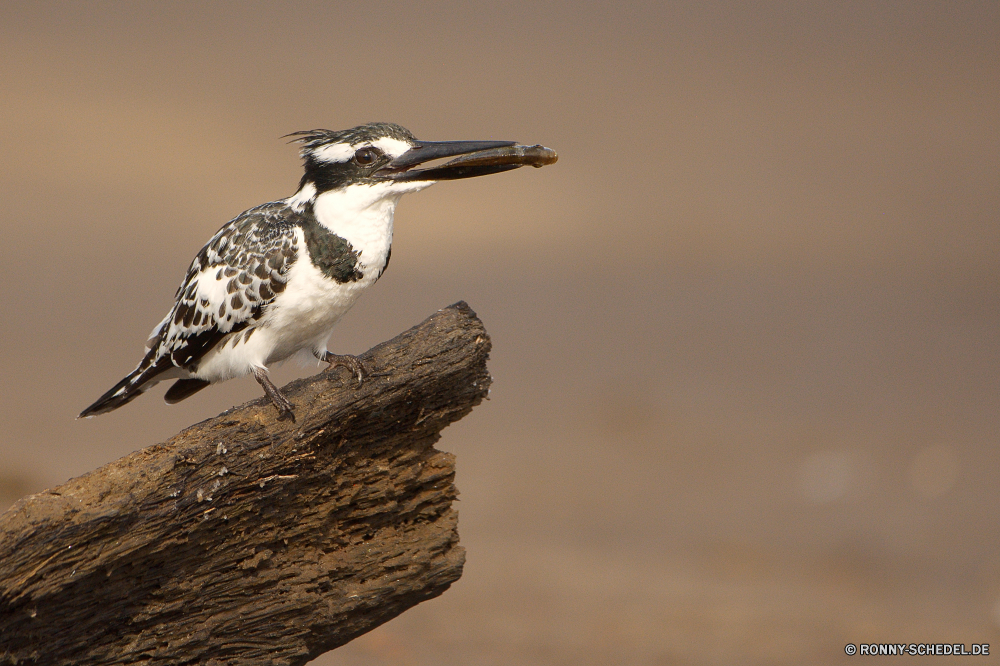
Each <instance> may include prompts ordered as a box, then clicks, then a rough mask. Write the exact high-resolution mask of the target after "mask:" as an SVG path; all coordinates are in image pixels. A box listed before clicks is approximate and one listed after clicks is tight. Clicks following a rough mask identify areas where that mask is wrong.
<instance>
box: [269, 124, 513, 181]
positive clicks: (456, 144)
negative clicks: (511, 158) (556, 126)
mask: <svg viewBox="0 0 1000 666" xmlns="http://www.w3.org/2000/svg"><path fill="white" fill-rule="evenodd" d="M288 136H291V137H294V138H293V141H297V142H299V143H301V144H302V153H301V154H302V159H303V162H304V166H305V174H303V176H302V182H301V183H300V185H299V187H300V189H301V188H302V187H304V186H305V185H307V184H309V183H311V184H312V185H313V186H314V187H315V188H316V192H317V193H318V194H322V193H323V192H328V191H330V190H336V189H340V188H345V187H350V186H352V185H389V187H388V188H387V189H389V190H393V191H398V192H399V193H405V192H411V191H414V190H418V189H423V188H424V187H426V186H427V185H430V184H432V183H433V182H435V181H437V180H454V179H456V178H469V177H471V176H482V175H486V174H490V173H498V172H500V171H507V170H509V169H514V168H517V166H520V165H508V164H497V165H492V166H478V167H475V168H469V167H465V168H454V167H448V166H441V167H436V168H426V169H415V168H414V167H417V166H419V165H421V164H426V163H427V162H430V161H433V160H437V159H441V158H446V157H456V156H461V155H468V154H470V153H476V152H479V151H483V150H489V149H495V148H503V147H507V146H513V145H515V142H513V141H419V140H417V139H416V138H415V137H414V136H413V134H412V133H411V132H410V131H409V130H408V129H406V128H405V127H400V126H399V125H396V124H393V123H368V124H366V125H359V126H358V127H352V128H351V129H347V130H340V131H332V130H324V129H317V130H305V131H302V132H294V133H292V134H289V135H288Z"/></svg>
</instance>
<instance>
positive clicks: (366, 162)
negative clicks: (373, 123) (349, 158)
mask: <svg viewBox="0 0 1000 666" xmlns="http://www.w3.org/2000/svg"><path fill="white" fill-rule="evenodd" d="M380 157H382V152H381V151H380V150H379V149H378V148H370V147H369V148H361V149H359V150H358V152H356V153H354V161H355V162H357V163H358V164H359V165H360V166H371V165H372V164H374V163H375V160H377V159H378V158H380Z"/></svg>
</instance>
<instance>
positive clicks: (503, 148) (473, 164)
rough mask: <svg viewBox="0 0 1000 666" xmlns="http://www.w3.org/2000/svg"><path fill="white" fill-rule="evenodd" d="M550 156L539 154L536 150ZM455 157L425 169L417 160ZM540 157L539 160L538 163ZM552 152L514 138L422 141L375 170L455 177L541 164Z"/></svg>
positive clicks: (397, 175) (396, 177) (411, 176)
mask: <svg viewBox="0 0 1000 666" xmlns="http://www.w3.org/2000/svg"><path fill="white" fill-rule="evenodd" d="M539 149H540V150H542V151H548V153H551V156H548V155H547V156H546V157H544V158H539V152H538V150H539ZM456 156H457V157H458V159H454V160H452V161H450V162H447V163H445V164H443V165H440V166H437V167H431V168H428V169H412V167H414V166H417V165H418V164H424V163H426V162H430V161H431V160H438V159H442V158H445V157H456ZM539 159H542V163H538V162H539ZM555 159H556V158H555V152H554V151H551V150H549V149H547V148H542V147H541V146H533V147H527V146H518V145H517V144H516V142H514V141H421V142H420V143H418V144H417V145H415V146H414V147H413V148H410V149H409V150H408V151H406V152H405V153H403V154H402V155H400V156H399V157H397V158H396V159H394V160H393V161H391V162H389V163H388V164H387V165H385V166H384V167H382V168H381V169H379V170H378V172H377V173H376V175H375V177H376V178H380V179H384V180H393V181H412V180H455V179H456V178H471V177H473V176H485V175H488V174H491V173H500V172H501V171H509V170H511V169H516V168H518V167H521V166H524V165H526V164H532V165H533V166H542V165H543V164H551V163H552V162H554V161H555Z"/></svg>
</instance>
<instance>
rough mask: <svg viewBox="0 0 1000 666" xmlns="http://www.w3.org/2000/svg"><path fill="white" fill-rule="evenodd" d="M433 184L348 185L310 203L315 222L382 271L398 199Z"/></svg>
mask: <svg viewBox="0 0 1000 666" xmlns="http://www.w3.org/2000/svg"><path fill="white" fill-rule="evenodd" d="M433 184H434V183H433V181H416V182H412V183H377V184H371V185H349V186H348V187H344V188H340V189H336V190H330V191H328V192H323V193H322V194H320V195H319V196H317V197H316V200H315V202H314V203H313V213H314V214H315V215H316V220H317V221H318V222H319V223H320V224H322V225H323V226H324V227H326V228H327V229H329V230H330V231H331V232H333V233H335V234H337V235H338V236H340V237H341V238H343V239H345V240H346V241H347V242H349V243H350V244H351V245H352V246H353V247H354V250H355V251H356V252H360V253H361V256H360V259H361V263H363V264H364V265H365V266H368V267H369V268H375V269H381V267H382V266H384V265H385V260H386V257H387V256H388V254H389V247H390V246H391V245H392V219H393V215H394V214H395V212H396V204H397V203H399V199H400V197H402V196H403V195H404V194H407V193H408V192H417V191H419V190H422V189H424V188H425V187H428V186H429V185H433Z"/></svg>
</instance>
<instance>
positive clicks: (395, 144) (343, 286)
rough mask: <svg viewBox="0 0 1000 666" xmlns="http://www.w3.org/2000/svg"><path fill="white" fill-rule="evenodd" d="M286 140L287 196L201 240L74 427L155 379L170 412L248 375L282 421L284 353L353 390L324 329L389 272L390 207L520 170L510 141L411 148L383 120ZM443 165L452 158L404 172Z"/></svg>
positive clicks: (287, 411)
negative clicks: (134, 352)
mask: <svg viewBox="0 0 1000 666" xmlns="http://www.w3.org/2000/svg"><path fill="white" fill-rule="evenodd" d="M287 137H292V138H291V141H292V142H297V143H299V144H300V146H301V150H300V156H301V158H302V161H303V169H304V173H303V175H302V177H301V180H300V181H299V185H298V189H297V190H296V191H295V193H294V194H293V195H292V196H290V197H288V198H287V199H282V200H279V201H272V202H270V203H265V204H261V205H259V206H256V207H254V208H251V209H249V210H247V211H245V212H243V213H241V214H240V215H238V216H236V217H235V218H234V219H233V220H231V221H230V222H229V223H228V224H226V225H224V226H223V227H222V228H221V229H219V231H218V232H217V233H216V234H215V235H214V236H212V238H211V239H210V240H209V241H208V242H207V243H206V244H205V246H204V247H203V248H202V249H201V250H200V251H199V252H198V253H197V255H196V256H195V258H194V260H193V261H192V262H191V265H190V267H189V268H188V270H187V273H186V275H185V276H184V279H183V281H182V282H181V285H180V287H179V288H178V289H177V293H176V294H175V302H174V304H173V307H171V309H170V311H169V312H168V313H167V315H166V316H165V317H164V318H163V320H162V321H160V323H159V324H157V325H156V327H155V328H154V329H153V330H152V332H151V333H150V335H149V338H148V339H147V341H146V345H145V354H144V356H143V357H142V360H141V361H139V364H138V365H137V366H136V367H135V369H134V370H132V372H130V373H129V374H128V375H126V376H125V377H124V378H123V379H122V380H121V381H119V382H118V383H117V384H115V385H114V386H112V387H111V389H109V390H108V391H107V392H106V393H105V394H104V395H102V396H101V397H100V398H98V399H97V400H96V401H95V402H94V403H93V404H92V405H90V406H89V407H87V408H86V409H84V410H83V411H82V412H81V413H80V416H79V417H78V418H87V417H93V416H96V415H98V414H105V413H107V412H110V411H112V410H115V409H118V408H119V407H122V406H124V405H126V404H128V403H129V402H131V401H132V400H134V399H135V398H137V397H138V396H139V395H141V394H142V393H144V392H146V391H148V390H149V389H151V388H152V387H153V386H155V385H156V384H158V383H160V382H162V381H166V380H175V381H174V383H173V385H171V386H170V387H169V388H168V389H167V391H166V394H165V395H164V400H165V401H166V402H167V403H168V404H174V403H177V402H180V401H181V400H184V399H186V398H189V397H191V396H192V395H194V394H195V393H197V392H198V391H201V390H202V389H204V388H205V387H207V386H209V385H210V384H214V383H217V382H222V381H226V380H229V379H234V378H237V377H243V376H246V375H248V374H249V375H252V376H253V378H254V379H255V380H256V381H257V383H259V384H260V386H261V388H262V389H263V391H264V393H265V395H266V396H267V397H268V398H269V399H270V400H271V402H272V403H273V404H274V406H275V408H276V409H277V410H278V418H279V419H285V418H290V419H292V421H294V420H295V413H294V405H293V404H292V403H291V402H290V401H289V400H288V399H287V398H286V397H285V396H284V395H283V394H282V393H281V391H280V390H279V389H278V387H277V386H275V385H274V383H273V382H272V381H271V379H270V378H269V376H268V368H270V367H272V366H274V365H275V364H278V363H281V362H283V361H285V360H287V359H289V358H291V357H293V356H296V355H300V356H304V357H306V358H309V357H314V358H315V359H318V360H319V361H320V362H326V363H328V364H330V367H335V366H343V367H346V368H348V369H349V370H350V372H351V373H352V378H353V377H356V378H357V380H358V385H359V386H360V385H361V384H362V382H363V381H364V379H365V377H366V376H367V374H368V370H367V368H365V366H364V364H363V363H362V362H361V360H360V359H359V358H358V357H356V356H352V355H349V354H334V353H332V352H331V351H329V350H328V349H327V343H328V339H329V337H330V334H331V332H332V329H333V327H334V325H335V324H336V323H337V322H338V321H339V320H340V319H341V317H343V316H344V314H345V313H346V312H347V311H348V310H349V309H350V308H351V306H352V305H354V303H355V301H356V300H357V299H358V297H359V296H360V295H361V293H362V292H363V291H365V290H366V289H368V288H369V287H370V286H372V285H373V284H374V283H375V282H376V281H377V280H378V279H379V278H380V277H381V276H382V274H383V272H384V271H385V269H386V267H387V266H388V265H389V259H390V256H391V251H392V231H393V216H394V213H395V209H396V205H397V203H398V202H399V200H400V198H401V197H402V196H403V195H405V194H409V193H412V192H418V191H420V190H423V189H425V188H426V187H428V186H430V185H433V184H434V183H435V182H437V181H438V180H453V179H458V178H468V177H472V176H480V175H487V174H491V173H499V172H501V171H507V170H510V169H514V168H517V167H519V166H522V165H523V164H527V163H532V162H530V161H525V158H524V154H525V151H524V150H521V149H523V148H525V147H523V146H517V145H515V142H513V141H435V142H431V141H418V140H417V139H416V138H415V137H414V135H413V134H412V133H411V132H410V131H409V130H407V129H405V128H404V127H402V126H400V125H397V124H394V123H387V122H372V123H367V124H364V125H359V126H357V127H352V128H350V129H346V130H337V131H332V130H326V129H314V130H304V131H300V132H293V133H291V134H288V135H286V138H287ZM533 149H541V150H543V151H544V150H548V149H543V148H542V147H541V146H535V147H534V148H533ZM519 150H520V153H518V151H519ZM529 152H530V151H529ZM550 152H551V154H552V156H554V155H555V153H554V152H552V151H550ZM512 155H513V157H511V156H512ZM518 155H520V161H518V159H519V158H518ZM477 156H479V157H477ZM482 156H485V157H482ZM498 156H499V157H498ZM504 156H506V157H504ZM447 157H453V158H456V159H453V160H452V161H451V162H449V163H446V164H444V165H443V166H441V165H439V166H430V167H428V168H423V169H415V168H414V167H417V166H418V165H422V164H425V163H427V162H430V161H433V160H438V159H441V158H447ZM463 159H464V160H465V162H466V163H465V164H464V165H463V164H462V162H463ZM552 161H554V159H553V160H552ZM545 163H550V162H545ZM532 164H533V166H541V164H540V163H532Z"/></svg>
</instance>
